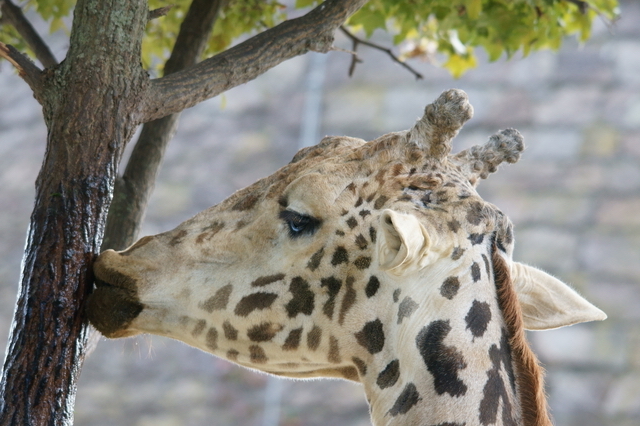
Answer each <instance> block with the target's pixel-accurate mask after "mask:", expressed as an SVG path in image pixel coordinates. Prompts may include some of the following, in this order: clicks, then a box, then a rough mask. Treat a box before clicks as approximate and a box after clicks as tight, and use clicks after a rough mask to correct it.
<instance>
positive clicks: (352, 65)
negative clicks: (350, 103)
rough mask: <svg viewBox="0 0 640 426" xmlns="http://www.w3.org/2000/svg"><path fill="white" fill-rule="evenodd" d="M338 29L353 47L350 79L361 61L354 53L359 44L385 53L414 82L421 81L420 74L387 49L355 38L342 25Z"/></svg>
mask: <svg viewBox="0 0 640 426" xmlns="http://www.w3.org/2000/svg"><path fill="white" fill-rule="evenodd" d="M340 29H341V30H342V32H343V33H344V34H345V35H346V36H347V37H349V39H351V42H352V43H353V47H352V51H353V52H352V55H353V56H352V59H351V66H349V77H351V76H352V75H353V72H354V70H355V69H356V64H357V63H358V62H362V60H361V59H360V58H358V55H357V53H356V51H357V50H358V45H360V44H364V45H365V46H369V47H372V48H374V49H377V50H380V51H382V52H385V53H386V54H387V55H389V56H390V57H391V59H392V60H393V61H394V62H397V63H399V64H400V65H402V66H403V67H405V68H406V69H408V70H409V72H410V73H411V74H413V75H414V76H415V77H416V80H421V79H423V78H424V77H423V76H422V74H420V73H419V72H418V71H416V70H415V69H413V67H411V66H410V65H409V64H407V63H406V62H404V61H402V60H400V58H398V57H397V56H396V55H394V53H393V51H392V50H391V49H389V48H387V47H384V46H380V45H379V44H376V43H372V42H370V41H367V40H363V39H361V38H359V37H357V36H355V35H354V34H352V33H351V32H350V31H349V30H347V29H346V28H345V27H344V26H343V25H341V26H340Z"/></svg>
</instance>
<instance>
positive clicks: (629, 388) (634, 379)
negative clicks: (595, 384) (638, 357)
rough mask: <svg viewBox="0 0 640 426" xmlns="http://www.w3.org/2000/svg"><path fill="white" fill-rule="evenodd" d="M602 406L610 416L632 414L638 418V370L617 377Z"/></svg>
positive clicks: (639, 400) (639, 407)
mask: <svg viewBox="0 0 640 426" xmlns="http://www.w3.org/2000/svg"><path fill="white" fill-rule="evenodd" d="M603 408H604V412H605V413H606V414H608V415H610V416H619V415H626V416H629V415H633V416H636V417H637V418H639V419H640V372H639V371H634V372H633V373H631V374H625V375H623V376H620V377H617V378H616V380H615V382H614V383H612V384H611V388H610V389H609V392H608V393H607V395H606V397H605V400H604V407H603Z"/></svg>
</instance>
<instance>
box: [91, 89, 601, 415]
mask: <svg viewBox="0 0 640 426" xmlns="http://www.w3.org/2000/svg"><path fill="white" fill-rule="evenodd" d="M472 113H473V109H472V107H471V105H470V104H469V103H468V101H467V96H466V94H465V93H464V92H462V91H460V90H449V91H447V92H444V93H443V94H442V95H441V96H440V97H439V98H438V99H437V100H436V101H435V102H433V103H432V104H429V105H428V106H427V107H426V108H425V112H424V116H423V117H422V118H421V119H420V120H418V121H417V122H416V124H415V125H414V126H413V128H411V129H410V130H408V131H403V132H397V133H390V134H387V135H384V136H382V137H380V138H378V139H376V140H374V141H371V142H365V141H363V140H360V139H355V138H349V137H327V138H324V139H323V140H322V141H321V142H320V143H319V144H318V145H316V146H314V147H310V148H306V149H303V150H301V151H300V152H298V153H297V154H296V156H295V157H294V158H293V160H292V161H291V163H289V164H288V165H287V166H285V167H283V168H282V169H280V170H279V171H277V172H276V173H274V174H273V175H271V176H269V177H267V178H264V179H262V180H260V181H258V182H256V183H255V184H253V185H251V186H249V187H247V188H245V189H243V190H240V191H238V192H236V193H235V194H233V195H232V196H231V197H229V198H228V199H227V200H225V201H223V202H222V203H220V204H218V205H216V206H214V207H211V208H210V209H208V210H205V211H203V212H201V213H199V214H198V215H196V216H195V217H193V218H192V219H190V220H188V221H186V222H184V223H182V224H181V225H179V226H178V227H177V228H175V229H174V230H172V231H169V232H166V233H163V234H159V235H155V236H148V237H144V238H142V239H140V240H139V241H138V242H136V243H135V244H134V245H132V246H131V247H129V248H128V249H126V250H124V251H121V252H114V251H111V250H108V251H105V252H104V253H102V254H101V255H100V256H99V257H98V259H97V261H96V262H95V265H94V271H95V276H96V285H97V288H96V289H95V291H94V292H93V294H92V295H91V297H90V299H89V302H88V315H89V319H90V320H91V322H92V324H93V325H94V326H95V327H96V328H97V329H98V330H99V331H101V332H102V333H103V334H104V335H106V336H107V337H114V338H115V337H124V336H130V335H134V334H137V333H152V334H158V335H163V336H168V337H171V338H174V339H178V340H181V341H183V342H185V343H187V344H189V345H192V346H195V347H198V348H200V349H202V350H205V351H208V352H211V353H213V354H215V355H218V356H220V357H223V358H226V359H229V360H231V361H234V362H236V363H238V364H240V365H243V366H246V367H249V368H254V369H259V370H262V371H265V372H269V373H273V374H278V375H283V376H288V377H340V378H346V379H350V380H355V381H360V382H362V383H363V385H364V387H365V391H366V393H367V397H368V400H369V402H370V404H371V411H372V417H373V420H374V424H376V425H378V424H416V423H414V422H416V421H417V419H422V420H421V421H427V423H426V424H431V423H433V424H437V423H443V422H444V423H445V424H451V425H454V424H463V423H464V422H467V424H476V423H478V421H479V422H480V424H483V425H485V424H487V425H488V424H520V422H521V421H525V424H527V423H526V421H527V420H526V419H527V418H528V417H527V416H529V417H531V416H534V417H535V415H537V414H536V413H534V414H531V413H529V414H528V411H527V410H528V409H527V408H526V407H523V405H524V404H526V402H523V398H525V397H523V396H522V395H523V394H526V389H525V388H526V387H530V386H536V390H535V391H534V395H533V397H532V398H533V399H534V400H536V398H538V399H539V397H540V395H537V396H536V395H535V393H536V392H538V393H540V392H542V391H541V382H540V383H538V384H533V385H532V384H530V382H529V381H527V380H526V378H525V379H522V380H520V378H521V377H523V376H527V374H529V375H531V376H532V377H533V376H536V375H538V373H537V372H535V371H534V372H529V369H530V367H531V366H530V365H529V364H527V363H531V362H533V364H535V358H532V356H530V354H529V352H527V351H528V347H527V346H526V342H524V338H523V336H522V333H523V331H522V329H523V328H528V329H534V330H543V329H549V328H556V327H561V326H565V325H570V324H575V323H578V322H583V321H591V320H602V319H604V318H606V315H605V314H604V313H603V312H602V311H600V310H599V309H597V308H596V307H594V306H593V305H591V304H590V303H589V302H587V301H586V300H585V299H583V298H582V297H581V296H579V295H578V294H577V293H576V292H574V291H573V290H571V289H570V288H569V287H568V286H566V285H565V284H563V283H562V282H560V281H559V280H557V279H555V278H553V277H551V276H550V275H548V274H546V273H544V272H542V271H540V270H537V269H535V268H532V267H530V266H526V265H524V264H521V263H517V262H515V261H513V260H512V258H511V255H512V247H513V227H512V224H511V223H510V221H509V220H508V219H507V218H506V217H505V216H504V215H503V214H502V212H500V210H498V209H497V208H496V207H495V206H493V205H491V204H490V203H487V202H485V201H484V200H482V199H481V198H480V196H479V195H478V193H477V192H476V190H475V187H476V185H477V183H478V181H479V180H480V179H481V178H486V177H487V176H488V175H489V174H490V173H492V172H494V171H495V170H496V168H497V167H498V165H499V164H500V163H502V162H504V161H506V162H510V163H514V162H516V161H517V160H518V158H519V156H520V152H521V151H522V150H523V148H524V146H523V142H522V137H521V136H520V134H519V133H518V132H517V131H516V130H513V129H508V130H504V131H501V132H499V133H497V134H495V135H493V136H491V137H490V139H489V141H488V142H487V143H486V144H484V145H482V146H475V147H473V148H471V149H468V150H465V151H462V152H460V153H458V154H456V155H452V154H451V153H450V151H451V139H452V138H453V137H454V136H455V135H456V134H457V132H458V130H459V129H460V128H461V127H462V125H463V124H464V122H465V121H467V120H468V119H469V118H471V116H472ZM523 342H524V343H523ZM521 352H522V353H521ZM523 354H524V355H523ZM527 357H528V358H527ZM532 360H533V361H532ZM534 367H535V366H533V367H531V368H534ZM533 378H534V379H535V377H533ZM534 381H535V380H534ZM525 399H526V398H525ZM464 400H468V401H470V402H469V403H468V404H462V405H461V404H460V402H461V401H464ZM537 404H538V405H539V406H540V407H542V408H540V407H538V411H545V410H544V403H543V402H540V401H538V402H537ZM461 407H462V408H461ZM499 407H500V410H499ZM534 411H535V410H534ZM539 415H540V416H541V417H544V418H546V417H545V416H546V414H544V413H542V414H539ZM523 419H524V420H523ZM429 422H431V423H429ZM540 424H543V423H540Z"/></svg>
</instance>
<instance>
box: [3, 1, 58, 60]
mask: <svg viewBox="0 0 640 426" xmlns="http://www.w3.org/2000/svg"><path fill="white" fill-rule="evenodd" d="M0 11H1V12H2V18H3V23H9V24H11V25H12V26H13V27H14V28H15V29H16V31H18V34H20V36H22V38H23V39H24V41H25V42H26V43H27V44H28V45H29V47H30V48H31V50H33V53H35V55H36V58H38V60H39V61H40V63H42V65H43V66H44V67H45V68H52V67H55V66H56V65H58V61H57V60H56V58H55V56H53V54H52V53H51V50H50V49H49V46H47V44H46V43H45V42H44V40H42V38H41V37H40V35H39V34H38V33H37V32H36V30H35V29H34V28H33V26H32V25H31V22H29V20H28V19H27V18H26V17H25V16H24V14H23V13H22V9H21V8H20V7H18V6H16V5H15V4H13V3H12V2H11V0H0Z"/></svg>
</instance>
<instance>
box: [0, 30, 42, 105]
mask: <svg viewBox="0 0 640 426" xmlns="http://www.w3.org/2000/svg"><path fill="white" fill-rule="evenodd" d="M0 58H4V59H6V60H7V61H9V62H11V65H13V66H14V67H15V68H16V69H17V70H18V75H19V76H20V77H22V79H23V80H24V81H25V82H26V83H27V84H28V85H29V87H31V90H32V91H33V95H34V96H35V98H36V99H37V100H38V102H40V103H42V91H43V90H44V84H43V81H42V70H40V68H38V67H37V66H36V64H34V63H33V62H31V59H29V58H28V57H26V56H25V55H23V54H22V53H20V52H18V51H17V50H16V49H15V47H13V46H11V45H9V44H4V43H2V42H0Z"/></svg>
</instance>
